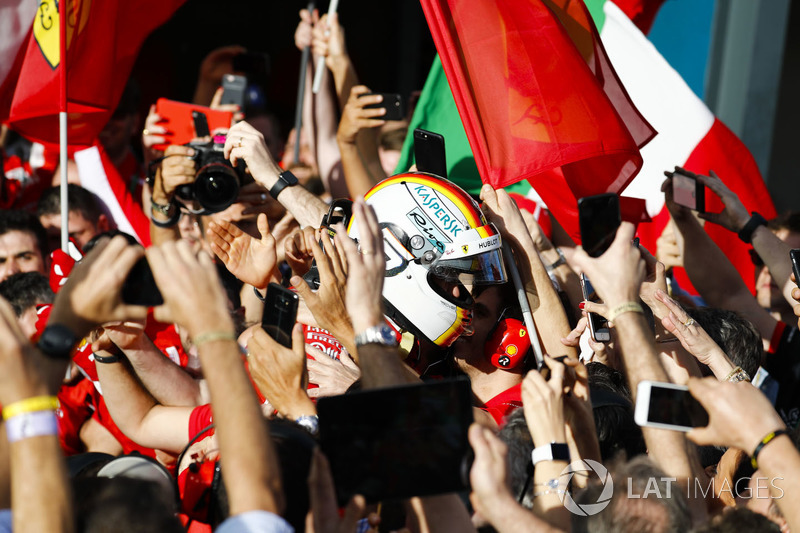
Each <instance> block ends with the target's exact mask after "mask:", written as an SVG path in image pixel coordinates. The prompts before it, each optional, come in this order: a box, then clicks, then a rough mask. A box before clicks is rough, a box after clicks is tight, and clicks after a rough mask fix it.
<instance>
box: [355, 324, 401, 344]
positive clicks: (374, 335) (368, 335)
mask: <svg viewBox="0 0 800 533" xmlns="http://www.w3.org/2000/svg"><path fill="white" fill-rule="evenodd" d="M364 344H382V345H383V346H389V347H392V348H394V347H397V344H398V343H397V335H396V334H395V332H394V330H393V329H392V328H391V327H389V325H388V324H385V323H384V324H380V325H378V326H372V327H371V328H367V329H365V330H364V331H362V332H361V333H359V334H358V335H356V347H359V346H363V345H364Z"/></svg>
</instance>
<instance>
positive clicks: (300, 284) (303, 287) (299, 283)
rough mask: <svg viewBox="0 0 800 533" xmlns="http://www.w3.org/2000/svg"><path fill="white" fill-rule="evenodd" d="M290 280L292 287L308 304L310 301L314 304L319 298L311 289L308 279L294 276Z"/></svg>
mask: <svg viewBox="0 0 800 533" xmlns="http://www.w3.org/2000/svg"><path fill="white" fill-rule="evenodd" d="M289 282H290V283H291V284H292V287H294V289H295V290H296V291H297V294H299V295H300V298H302V299H303V301H305V302H306V304H308V303H309V302H310V303H311V304H313V303H314V302H315V301H316V300H315V298H317V295H316V294H315V293H314V292H313V291H312V290H311V287H309V286H308V283H306V280H304V279H303V278H301V277H300V276H292V277H291V279H290V280H289Z"/></svg>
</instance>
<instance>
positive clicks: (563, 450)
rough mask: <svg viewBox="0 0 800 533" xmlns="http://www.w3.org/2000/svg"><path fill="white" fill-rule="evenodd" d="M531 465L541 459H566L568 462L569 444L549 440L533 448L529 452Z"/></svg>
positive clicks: (539, 461)
mask: <svg viewBox="0 0 800 533" xmlns="http://www.w3.org/2000/svg"><path fill="white" fill-rule="evenodd" d="M531 461H533V465H534V466H536V463H541V462H542V461H566V462H569V446H567V445H566V444H564V443H563V442H551V443H550V444H545V445H544V446H539V447H537V448H534V449H533V451H532V452H531Z"/></svg>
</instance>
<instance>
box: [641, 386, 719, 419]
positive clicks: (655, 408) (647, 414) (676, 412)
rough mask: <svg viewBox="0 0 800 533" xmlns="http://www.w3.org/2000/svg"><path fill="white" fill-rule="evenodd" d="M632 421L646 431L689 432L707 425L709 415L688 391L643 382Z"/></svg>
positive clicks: (683, 387)
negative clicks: (656, 429)
mask: <svg viewBox="0 0 800 533" xmlns="http://www.w3.org/2000/svg"><path fill="white" fill-rule="evenodd" d="M633 418H634V420H635V421H636V423H637V424H638V425H640V426H644V427H652V428H659V429H671V430H673V431H690V430H691V429H692V428H697V427H705V426H707V425H708V412H707V411H706V410H705V408H704V407H703V406H702V405H700V402H698V401H697V400H696V399H695V398H694V396H692V395H691V394H689V387H685V386H683V385H675V384H674V383H661V382H657V381H640V382H639V385H638V386H637V389H636V407H635V409H634V413H633Z"/></svg>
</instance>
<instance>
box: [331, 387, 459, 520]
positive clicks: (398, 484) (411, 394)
mask: <svg viewBox="0 0 800 533" xmlns="http://www.w3.org/2000/svg"><path fill="white" fill-rule="evenodd" d="M317 412H318V414H319V438H320V448H321V449H322V452H323V453H324V454H325V455H326V456H327V458H328V461H329V462H330V465H331V472H332V474H333V481H334V485H335V487H336V496H337V498H338V501H339V504H340V505H341V506H344V505H345V504H346V503H347V501H348V500H349V499H350V498H351V497H352V496H353V495H355V494H362V495H363V496H364V498H365V499H366V500H367V503H375V502H378V501H381V500H391V499H405V498H410V497H412V496H430V495H433V494H443V493H448V492H460V491H465V490H468V489H469V483H468V482H469V469H470V467H471V464H472V448H470V445H469V441H468V440H467V430H468V429H469V426H470V424H471V423H472V391H471V388H470V385H469V380H468V379H466V378H457V379H446V380H439V381H436V382H427V383H418V384H413V385H402V386H398V387H391V388H382V389H373V390H366V391H358V392H354V393H350V394H344V395H341V396H331V397H327V398H320V399H319V401H318V402H317Z"/></svg>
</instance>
